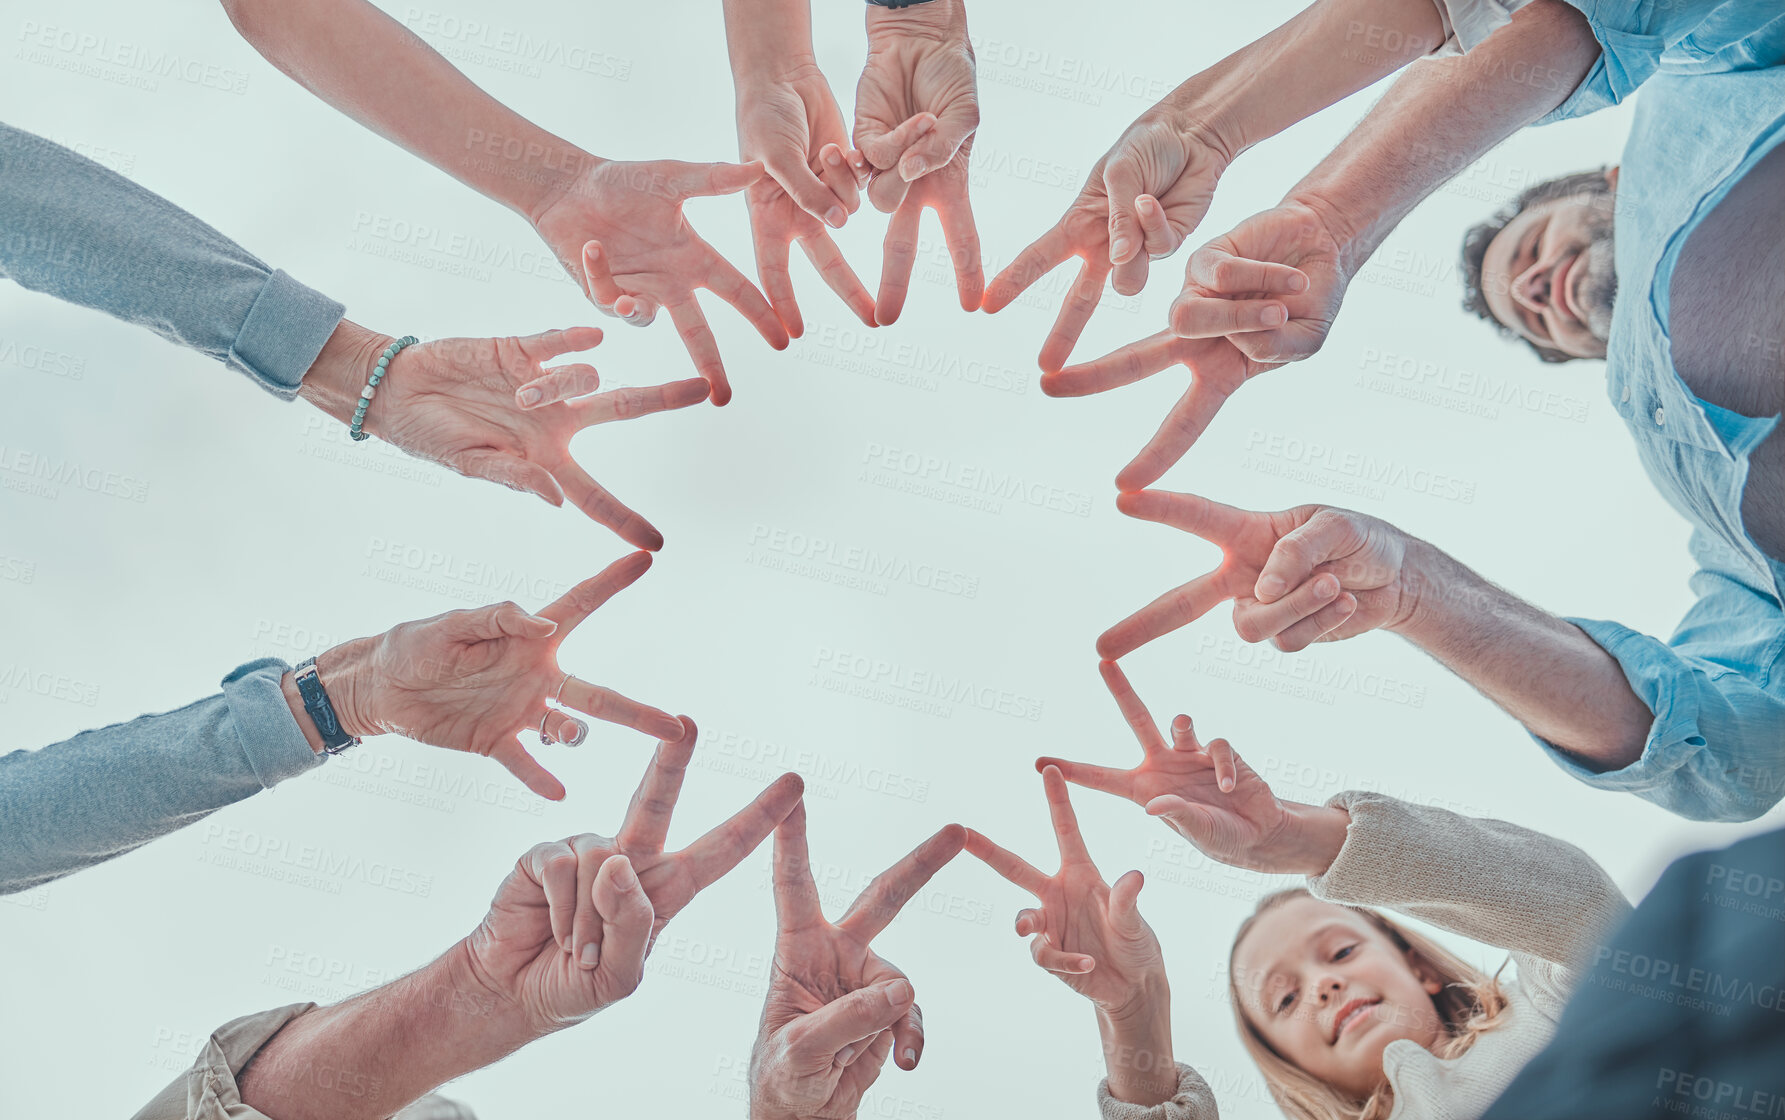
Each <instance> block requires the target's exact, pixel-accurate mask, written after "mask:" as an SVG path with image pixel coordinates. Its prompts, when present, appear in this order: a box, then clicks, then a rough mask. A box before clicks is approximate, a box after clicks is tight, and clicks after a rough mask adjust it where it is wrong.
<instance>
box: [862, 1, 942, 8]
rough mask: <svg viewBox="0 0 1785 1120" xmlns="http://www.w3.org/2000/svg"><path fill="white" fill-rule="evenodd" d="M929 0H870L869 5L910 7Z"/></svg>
mask: <svg viewBox="0 0 1785 1120" xmlns="http://www.w3.org/2000/svg"><path fill="white" fill-rule="evenodd" d="M929 2H930V0H868V6H869V7H873V8H909V7H912V6H914V5H917V4H928V3H929Z"/></svg>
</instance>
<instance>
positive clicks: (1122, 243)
mask: <svg viewBox="0 0 1785 1120" xmlns="http://www.w3.org/2000/svg"><path fill="white" fill-rule="evenodd" d="M1133 247H1134V242H1132V241H1130V240H1128V238H1127V237H1126V236H1123V237H1118V238H1116V239H1115V240H1114V241H1112V242H1110V243H1109V257H1110V260H1115V259H1116V258H1118V257H1126V256H1127V255H1128V250H1129V249H1131V248H1133Z"/></svg>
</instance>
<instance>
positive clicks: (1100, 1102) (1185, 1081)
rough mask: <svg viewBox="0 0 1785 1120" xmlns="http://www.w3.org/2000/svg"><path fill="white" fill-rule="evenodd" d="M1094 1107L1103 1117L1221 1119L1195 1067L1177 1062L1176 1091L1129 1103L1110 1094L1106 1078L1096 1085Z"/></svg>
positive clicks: (1211, 1093)
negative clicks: (1167, 1096)
mask: <svg viewBox="0 0 1785 1120" xmlns="http://www.w3.org/2000/svg"><path fill="white" fill-rule="evenodd" d="M1097 1110H1098V1112H1099V1113H1101V1114H1102V1117H1103V1120H1220V1116H1221V1111H1220V1109H1219V1108H1218V1107H1217V1106H1216V1104H1215V1093H1214V1091H1213V1090H1212V1089H1210V1088H1209V1083H1208V1082H1206V1081H1204V1080H1203V1079H1202V1075H1201V1074H1200V1073H1197V1072H1196V1070H1195V1069H1193V1068H1191V1067H1190V1066H1187V1065H1185V1064H1184V1063H1183V1062H1179V1063H1178V1091H1177V1092H1176V1093H1173V1094H1172V1097H1171V1099H1170V1100H1167V1101H1162V1102H1161V1103H1159V1104H1155V1105H1144V1104H1131V1103H1129V1102H1128V1101H1123V1100H1117V1099H1116V1098H1115V1097H1113V1096H1111V1095H1110V1091H1109V1079H1108V1078H1105V1079H1104V1080H1103V1081H1100V1082H1098V1084H1097Z"/></svg>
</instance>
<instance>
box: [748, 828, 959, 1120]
mask: <svg viewBox="0 0 1785 1120" xmlns="http://www.w3.org/2000/svg"><path fill="white" fill-rule="evenodd" d="M965 838H966V831H965V830H964V829H962V828H961V827H960V826H959V825H949V826H948V827H946V828H944V829H942V830H941V831H940V832H938V833H936V834H935V835H934V836H932V837H930V838H929V839H928V840H925V841H924V842H923V843H922V844H919V845H918V846H917V847H916V848H915V849H914V850H913V851H912V852H911V853H910V854H909V855H907V856H905V858H904V859H901V860H900V861H899V862H898V863H896V864H894V865H893V866H892V867H891V868H889V869H887V870H886V871H885V872H883V873H882V874H881V875H879V876H878V877H877V878H876V879H875V880H874V881H873V882H872V883H870V884H868V887H867V889H866V890H864V891H863V892H862V893H861V897H859V898H857V899H856V900H855V903H854V904H853V905H851V906H850V907H849V910H848V912H847V913H845V914H844V915H843V917H842V918H840V919H838V920H837V921H836V922H835V923H832V922H830V921H828V920H826V918H825V916H824V909H823V907H822V905H821V904H820V902H819V898H818V887H817V885H816V884H815V883H814V882H813V880H812V867H811V862H810V857H809V855H808V853H807V847H806V810H805V806H804V805H803V804H802V805H796V806H795V807H794V808H793V811H792V812H790V813H788V814H787V816H786V817H785V818H784V819H783V820H782V821H781V823H780V825H778V826H777V827H776V829H775V917H776V921H777V927H778V928H777V931H776V935H775V963H774V973H773V976H772V977H771V978H770V981H769V994H768V1000H767V1001H766V1003H765V1004H764V1005H763V1009H762V1025H761V1028H760V1029H759V1031H758V1033H757V1038H756V1045H755V1047H754V1048H753V1050H752V1051H751V1055H750V1115H751V1117H752V1118H753V1120H794V1118H798V1120H849V1118H851V1117H854V1116H855V1114H856V1110H857V1109H858V1108H859V1107H860V1105H861V1098H862V1094H864V1093H866V1092H867V1090H868V1087H869V1086H870V1085H872V1084H873V1083H874V1081H875V1079H876V1078H878V1077H879V1076H880V1070H881V1067H882V1066H883V1065H884V1064H885V1062H886V1057H887V1055H888V1054H889V1053H892V1052H894V1051H895V1050H896V1052H897V1054H896V1059H895V1060H896V1062H897V1064H898V1065H899V1067H900V1068H902V1069H916V1068H917V1063H918V1060H919V1059H920V1058H921V1057H922V1056H923V1041H924V1039H923V1015H922V1013H921V1012H920V1011H919V1010H918V1008H917V1004H916V1003H915V1002H914V993H913V991H912V987H911V982H910V981H909V980H907V979H906V978H905V974H904V973H903V972H900V971H899V970H898V969H897V968H895V967H894V966H893V965H891V964H889V963H888V962H887V961H886V960H885V959H883V958H882V957H881V956H880V955H879V954H878V953H875V952H874V951H873V949H872V948H870V943H871V942H872V941H873V940H874V938H875V936H876V935H878V934H879V933H880V931H881V930H883V929H885V928H886V927H887V926H888V925H890V924H891V923H892V920H893V919H894V918H895V917H897V916H898V913H899V910H900V908H901V907H903V906H904V905H905V903H906V902H907V901H909V900H910V898H911V897H912V896H913V895H915V894H916V893H917V892H918V891H919V890H921V889H923V886H924V884H926V883H928V882H929V881H930V879H931V877H932V876H934V875H935V874H936V872H937V871H940V870H941V869H942V867H943V866H944V865H945V864H947V863H948V861H949V860H951V859H953V858H954V857H955V856H956V855H957V854H959V852H960V851H961V846H962V844H963V842H964V841H965Z"/></svg>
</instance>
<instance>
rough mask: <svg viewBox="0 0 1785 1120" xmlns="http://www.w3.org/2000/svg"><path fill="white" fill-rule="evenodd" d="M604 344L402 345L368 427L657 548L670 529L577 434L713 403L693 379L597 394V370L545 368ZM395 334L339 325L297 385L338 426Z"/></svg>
mask: <svg viewBox="0 0 1785 1120" xmlns="http://www.w3.org/2000/svg"><path fill="white" fill-rule="evenodd" d="M600 341H601V332H600V331H599V330H597V329H595V328H594V327H572V328H570V329H569V330H559V331H545V332H543V333H540V334H535V335H527V336H525V337H513V336H510V337H508V338H443V339H438V340H436V341H433V342H419V343H415V344H413V345H411V346H408V347H405V348H404V349H403V350H402V351H401V352H399V353H398V354H397V356H396V358H395V359H393V360H392V362H391V364H390V368H389V370H388V371H387V375H386V376H385V378H384V379H383V380H382V381H381V382H380V383H379V385H378V388H377V395H376V396H375V397H374V398H373V400H372V404H371V406H370V407H369V408H368V409H367V412H366V417H365V422H364V425H363V430H364V431H366V432H367V433H369V434H371V435H375V436H378V437H379V438H380V439H382V440H384V441H385V442H387V443H389V444H392V445H393V446H395V447H398V448H400V449H402V450H403V451H405V452H407V453H408V454H410V455H413V456H415V457H416V458H418V459H425V460H428V461H429V462H434V463H439V464H441V465H442V466H445V467H449V468H451V469H452V470H454V471H457V472H458V473H459V474H462V475H465V476H467V477H470V478H483V479H488V480H489V481H491V482H495V483H499V484H500V485H503V486H507V487H509V488H510V489H513V490H523V491H527V492H529V493H533V494H538V495H539V496H540V497H541V498H544V499H545V500H546V501H548V502H550V503H551V504H552V505H554V506H557V505H562V504H563V503H564V500H565V499H566V498H568V499H569V500H570V502H571V504H572V505H574V506H576V507H577V508H578V509H580V510H582V511H583V512H584V513H585V514H587V515H588V516H589V517H591V518H593V519H594V520H596V521H598V522H600V523H601V524H603V525H605V526H607V527H608V528H610V529H612V530H613V531H614V532H615V533H618V534H619V535H620V537H621V539H623V540H624V541H626V543H627V544H630V545H632V546H634V547H636V548H644V549H650V550H653V551H654V550H656V549H659V548H662V547H663V534H661V533H659V532H658V531H657V530H656V529H655V528H654V527H653V526H652V525H651V523H650V522H648V521H646V520H645V519H644V518H643V517H640V516H639V515H638V514H636V513H634V512H633V511H632V510H630V509H628V508H627V507H626V506H625V505H623V504H622V503H621V502H620V501H619V500H618V499H616V498H615V497H614V496H613V495H612V494H610V493H608V492H607V491H606V490H605V489H603V488H602V487H601V485H600V484H598V483H597V482H596V481H595V480H594V479H592V478H590V477H589V475H588V472H586V471H584V470H583V469H582V467H581V466H579V465H577V462H576V460H575V459H573V458H571V456H570V441H571V438H572V437H574V436H575V435H576V433H577V432H579V431H582V430H583V429H584V428H589V427H593V426H594V425H597V424H605V423H607V422H609V421H611V420H627V419H631V418H633V417H635V416H643V415H646V414H648V413H652V412H662V411H664V410H666V409H673V408H686V407H688V406H689V405H691V404H698V403H699V402H700V401H702V400H705V399H706V395H707V385H706V382H704V381H701V380H699V379H698V378H694V379H690V380H687V381H676V382H671V383H670V384H668V385H653V386H649V387H645V388H637V389H616V390H614V391H612V392H608V393H600V394H598V395H596V396H588V397H586V398H585V399H582V400H570V399H569V398H572V397H585V395H586V394H589V393H594V392H595V390H596V389H597V388H598V387H599V386H600V383H601V378H600V376H599V375H598V374H597V373H596V372H595V369H594V367H593V366H589V365H586V364H583V363H580V362H579V363H573V364H568V365H559V366H546V365H544V364H543V363H545V362H548V361H551V360H552V359H553V358H557V357H560V356H562V355H564V354H568V353H572V352H574V351H578V350H588V349H590V348H591V347H593V346H595V345H596V344H597V343H599V342H600ZM390 343H391V339H390V337H389V336H388V335H382V334H379V333H377V332H376V331H369V330H367V329H365V328H364V327H361V326H358V325H357V324H354V323H351V322H348V321H346V320H343V321H342V322H341V324H340V326H338V327H336V329H335V333H334V334H333V335H332V336H331V337H330V338H329V341H328V342H327V343H326V344H325V345H324V347H323V350H322V353H321V354H320V355H318V356H317V359H316V361H315V362H313V363H312V364H311V366H310V369H309V370H308V371H306V372H305V374H304V379H303V382H302V383H301V384H300V386H299V388H298V392H299V394H300V395H301V396H303V397H304V398H305V399H306V400H308V401H310V402H311V403H312V404H314V405H316V406H317V407H318V408H320V409H322V410H323V411H324V412H327V413H329V414H330V415H331V416H334V417H335V418H336V419H338V420H340V421H341V422H342V423H347V422H348V421H349V420H350V419H351V418H352V416H353V410H354V408H355V406H356V405H357V404H358V403H359V399H360V392H361V390H362V389H363V388H364V387H365V385H366V379H367V376H368V375H369V374H370V373H371V371H372V367H373V364H374V362H376V360H377V359H378V356H379V354H380V352H381V351H383V350H384V348H385V347H387V346H389V345H390Z"/></svg>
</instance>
